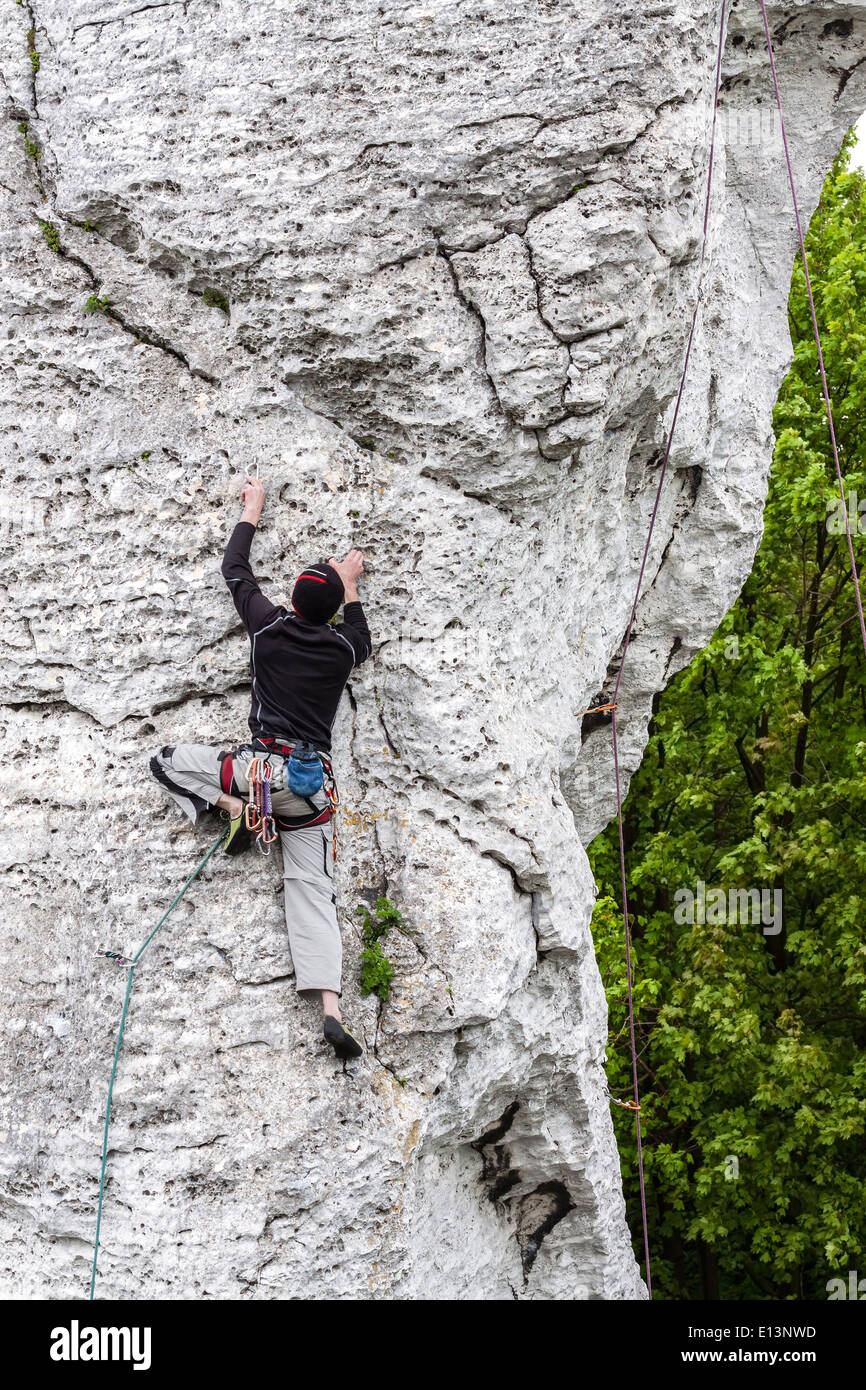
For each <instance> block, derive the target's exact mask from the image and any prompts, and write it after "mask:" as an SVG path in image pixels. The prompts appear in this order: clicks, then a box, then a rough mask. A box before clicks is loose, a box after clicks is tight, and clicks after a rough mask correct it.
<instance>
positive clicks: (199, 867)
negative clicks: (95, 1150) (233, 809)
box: [90, 829, 228, 1302]
mask: <svg viewBox="0 0 866 1390" xmlns="http://www.w3.org/2000/svg"><path fill="white" fill-rule="evenodd" d="M227 834H228V829H226V830H224V831H223V832H222V834H221V835H220V836H219V838H218V839H216V840H214V842H213V844H212V845H211V847H210V849H209V850H208V852H207V854H206V855H205V857H204V859H203V860H202V861H201V863H200V864H199V865H197V867H196V868H195V869H193V871H192V873H191V874H190V876H189V878H188V879H187V881H186V883H185V884H184V885H183V887H182V888H181V890H180V892H179V893H178V895H177V897H176V898H175V899H174V901H173V902H172V903H171V905H170V906H169V907H167V908H166V910H165V912H164V913H163V914H162V916H161V917H160V919H159V921H158V922H157V924H156V926H155V927H154V929H153V931H152V932H151V933H150V935H149V936H148V937H146V939H145V940H144V941H143V942H142V944H141V945H140V946H139V948H138V950H137V951H136V953H135V955H134V956H133V958H132V963H131V965H130V967H129V975H128V976H127V979H126V994H125V995H124V997H123V1011H122V1013H121V1015H120V1027H119V1028H118V1030H117V1043H116V1045H115V1048H114V1061H113V1062H112V1064H111V1076H110V1078H109V1082H108V1104H107V1105H106V1107H105V1128H104V1130H103V1132H102V1170H101V1172H100V1175H99V1203H98V1205H97V1208H96V1236H95V1238H94V1241H93V1266H92V1268H91V1271H90V1299H91V1302H92V1301H93V1291H94V1289H95V1288H96V1261H97V1259H98V1257H99V1232H100V1230H101V1228H102V1202H103V1198H104V1196H105V1167H106V1164H107V1163H108V1126H109V1124H110V1122H111V1097H112V1095H113V1094H114V1078H115V1077H116V1075H117V1063H118V1060H119V1058H120V1049H121V1046H122V1045H123V1030H124V1028H125V1027H126V1015H127V1012H128V1010H129V996H130V995H131V993H132V978H133V976H134V974H135V967H136V966H137V965H138V962H139V961H140V960H141V957H142V956H143V955H144V952H145V951H146V950H147V948H148V946H149V945H150V943H151V941H152V940H153V938H154V937H155V936H156V933H157V932H158V931H159V929H160V927H161V926H162V924H163V922H165V921H166V920H167V918H169V917H170V916H171V914H172V913H173V912H174V909H175V908H176V907H177V905H178V903H179V902H180V900H181V898H182V897H183V895H184V893H185V892H186V890H187V888H189V886H190V884H191V883H194V882H195V880H196V879H197V878H198V876H199V874H200V873H201V871H202V869H203V868H204V866H205V864H206V863H207V861H208V860H209V859H210V857H211V855H212V854H213V853H214V852H215V851H216V850H217V849H219V847H220V845H221V844H222V842H223V840H224V839H225V837H226V835H227Z"/></svg>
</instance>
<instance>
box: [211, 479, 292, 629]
mask: <svg viewBox="0 0 866 1390" xmlns="http://www.w3.org/2000/svg"><path fill="white" fill-rule="evenodd" d="M241 501H242V502H243V504H244V510H243V513H242V515H241V519H240V521H239V522H238V524H237V526H236V527H235V529H234V530H233V531H232V534H231V536H230V537H229V543H228V545H227V546H226V548H225V554H224V555H223V563H222V573H223V578H224V579H225V581H226V583H227V584H228V586H229V592H230V593H231V596H232V599H233V600H234V605H235V608H236V609H237V610H238V613H239V614H240V616H241V619H242V621H243V625H244V627H245V628H246V630H247V632H248V633H249V634H250V636H252V634H253V633H254V632H259V631H261V629H262V628H263V627H266V626H267V625H268V623H272V622H273V621H274V619H275V618H279V617H281V616H282V614H283V611H284V610H283V609H282V608H277V607H276V606H275V605H274V604H273V603H271V602H270V601H269V600H268V599H266V598H265V596H264V594H263V593H262V591H261V589H260V588H259V586H258V584H257V583H256V579H255V576H254V574H253V572H252V569H251V567H250V546H251V545H252V542H253V536H254V535H255V533H256V526H257V525H258V522H259V517H260V516H261V513H262V507H263V505H264V501H265V490H264V488H263V486H262V484H261V483H260V482H259V480H258V479H257V478H247V481H246V483H245V484H244V488H243V491H242V492H241Z"/></svg>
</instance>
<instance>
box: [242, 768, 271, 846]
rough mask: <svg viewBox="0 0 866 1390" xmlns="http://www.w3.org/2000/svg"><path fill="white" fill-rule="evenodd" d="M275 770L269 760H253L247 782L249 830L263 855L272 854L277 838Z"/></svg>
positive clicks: (246, 814)
mask: <svg viewBox="0 0 866 1390" xmlns="http://www.w3.org/2000/svg"><path fill="white" fill-rule="evenodd" d="M273 775H274V769H273V767H272V766H271V763H270V762H269V760H268V759H267V758H253V759H252V761H251V762H250V765H249V767H248V768H247V781H248V782H249V784H250V799H249V801H248V802H247V807H246V811H245V812H244V815H245V818H246V826H247V830H250V831H252V833H253V834H254V835H255V837H256V848H257V849H258V850H259V851H260V853H262V854H270V852H271V845H272V844H273V843H274V840H276V838H277V823H276V820H275V819H274V813H273V808H272V806H271V781H272V779H273Z"/></svg>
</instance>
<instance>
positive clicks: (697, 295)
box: [611, 0, 727, 1298]
mask: <svg viewBox="0 0 866 1390" xmlns="http://www.w3.org/2000/svg"><path fill="white" fill-rule="evenodd" d="M726 9H727V0H722V7H721V14H720V18H719V43H718V48H717V51H716V82H715V90H714V93H713V122H712V128H711V131H710V157H709V164H708V167H707V196H706V200H705V202H704V223H703V230H702V234H701V255H700V260H699V261H698V286H697V291H696V293H695V307H694V310H693V312H692V322H691V327H690V328H689V336H688V340H687V342H686V351H685V357H684V358H683V369H682V373H681V375H680V385H679V390H678V391H677V398H676V404H675V406H674V413H673V417H672V419H671V427H670V431H669V433H668V442H667V447H666V448H665V456H664V462H663V463H662V469H661V473H660V474H659V481H658V487H657V488H656V495H655V502H654V504H653V509H652V516H651V517H650V525H649V533H648V535H647V538H646V545H645V546H644V552H643V559H642V560H641V567H640V573H639V575H638V580H637V585H636V587H635V592H634V602H633V604H632V606H631V614H630V616H629V620H628V627H627V628H626V634H625V643H624V645H623V649H622V660H621V662H620V667H619V674H618V675H617V678H616V685H615V686H614V691H613V696H612V703H613V704H614V705H616V698H617V695H618V693H619V687H620V682H621V681H622V673H623V671H624V670H625V660H626V656H627V655H628V649H629V645H630V643H631V637H632V628H633V625H634V619H635V613H636V612H637V605H638V600H639V599H640V593H641V588H642V587H643V577H644V572H645V570H646V565H647V559H648V557H649V552H650V546H651V544H652V538H653V532H654V530H655V524H656V519H657V517H658V510H659V503H660V501H661V495H662V487H663V486H664V481H665V476H666V474H667V471H668V463H669V462H670V457H671V446H672V444H673V439H674V431H675V430H676V427H677V420H678V418H679V413H680V405H681V404H682V399H683V392H684V390H685V385H686V377H687V374H688V369H689V361H690V359H691V355H692V344H693V342H694V338H695V327H696V325H697V321H698V310H699V309H700V305H701V290H702V282H703V275H704V262H705V260H706V252H707V231H708V228H709V224H710V201H711V197H712V189H713V164H714V161H715V153H716V118H717V115H718V109H719V90H720V87H721V79H722V51H723V48H724V41H725V19H726V13H725V12H726ZM611 726H612V732H613V768H614V777H615V781H616V819H617V827H618V830H619V867H620V877H621V880H622V916H623V925H624V927H625V969H626V984H627V988H628V1028H629V1038H630V1041H631V1075H632V1088H633V1091H634V1103H635V1105H636V1106H637V1107H638V1109H637V1110H636V1111H635V1134H636V1136H637V1169H638V1180H639V1182H640V1210H641V1221H642V1223H643V1248H644V1262H645V1266H646V1285H647V1291H648V1293H649V1296H650V1298H652V1296H653V1286H652V1274H651V1271H650V1251H649V1228H648V1223H647V1212H646V1182H645V1179H644V1170H643V1144H642V1140H641V1132H640V1090H639V1086H638V1079H637V1043H636V1041H635V1030H634V993H633V988H632V966H631V928H630V926H629V912H628V889H627V887H626V871H625V839H624V836H623V826H622V794H621V791H620V776H619V744H618V741H617V728H616V709H615V708H614V711H613V716H612V720H611Z"/></svg>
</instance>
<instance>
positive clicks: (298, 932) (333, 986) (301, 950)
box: [150, 743, 343, 994]
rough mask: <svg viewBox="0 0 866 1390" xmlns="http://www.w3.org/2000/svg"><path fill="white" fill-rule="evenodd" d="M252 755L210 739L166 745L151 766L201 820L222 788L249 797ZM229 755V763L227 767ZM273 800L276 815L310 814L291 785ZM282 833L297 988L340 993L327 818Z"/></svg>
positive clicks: (317, 803) (321, 802)
mask: <svg viewBox="0 0 866 1390" xmlns="http://www.w3.org/2000/svg"><path fill="white" fill-rule="evenodd" d="M252 757H253V754H252V753H251V752H250V751H249V750H248V749H246V750H245V749H238V750H237V751H233V752H231V753H224V752H222V751H221V750H220V749H218V748H210V747H208V746H207V745H206V744H200V743H179V744H177V745H176V747H173V748H163V749H162V750H161V751H160V752H159V753H158V754H157V755H156V756H155V757H154V758H152V759H151V764H150V767H151V771H152V773H153V775H154V777H156V779H157V781H158V782H160V783H161V785H162V786H164V787H165V789H166V791H167V792H168V793H169V795H170V796H172V797H173V798H174V800H175V801H176V802H177V804H178V806H180V808H181V810H182V811H183V812H184V813H185V815H187V816H188V817H189V819H190V820H191V821H192V823H193V825H197V824H198V822H199V819H200V817H201V815H202V813H203V812H204V811H206V810H207V809H208V808H209V807H211V806H213V805H214V804H215V803H216V801H217V799H218V797H219V796H220V794H221V793H222V792H224V791H226V790H230V792H231V794H232V795H233V796H239V797H241V798H243V800H245V801H246V800H247V799H248V796H249V781H248V779H247V768H248V766H249V763H250V760H251V758H252ZM226 758H230V759H231V762H230V764H228V765H227V766H224V763H225V759H226ZM229 769H230V770H229ZM311 801H312V804H313V806H314V807H315V808H316V809H318V810H323V809H324V807H325V806H326V805H327V798H326V797H325V794H324V792H317V793H316V795H315V796H314V797H312V798H311ZM272 805H273V811H274V815H275V816H278V817H281V818H282V817H286V818H288V817H292V816H306V815H312V814H313V812H312V810H311V807H310V803H309V802H307V801H302V800H301V799H300V798H299V797H297V796H295V795H293V793H292V792H290V791H289V790H288V788H285V789H284V790H282V791H275V792H274V793H273V795H272ZM279 836H280V846H281V849H282V855H283V884H284V892H285V898H284V902H285V910H286V927H287V929H288V935H289V951H290V953H291V958H292V964H293V966H294V970H295V988H296V989H297V991H298V993H299V994H303V993H306V992H307V991H308V990H320V989H329V990H333V991H334V993H335V994H339V993H340V987H341V974H342V960H343V952H342V942H341V940H340V928H339V925H338V923H337V908H336V898H335V895H334V889H333V884H332V881H331V873H332V868H333V833H332V829H331V825H330V822H327V821H326V822H325V823H324V824H322V825H307V826H301V827H300V828H293V829H290V830H284V829H280V831H279Z"/></svg>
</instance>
